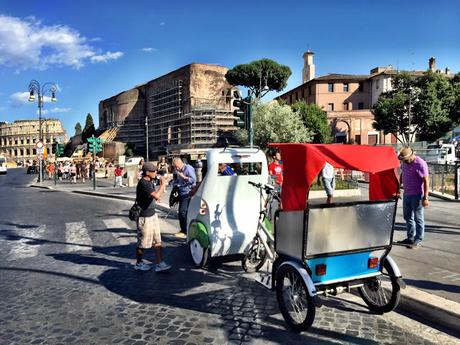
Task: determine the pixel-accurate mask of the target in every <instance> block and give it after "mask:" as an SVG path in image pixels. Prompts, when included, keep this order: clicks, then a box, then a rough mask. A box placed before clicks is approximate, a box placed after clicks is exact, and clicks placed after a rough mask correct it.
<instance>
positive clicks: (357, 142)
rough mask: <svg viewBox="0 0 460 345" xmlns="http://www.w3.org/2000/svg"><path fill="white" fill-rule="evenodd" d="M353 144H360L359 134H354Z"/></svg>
mask: <svg viewBox="0 0 460 345" xmlns="http://www.w3.org/2000/svg"><path fill="white" fill-rule="evenodd" d="M355 144H358V145H361V135H355Z"/></svg>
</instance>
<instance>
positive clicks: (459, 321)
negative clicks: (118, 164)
mask: <svg viewBox="0 0 460 345" xmlns="http://www.w3.org/2000/svg"><path fill="white" fill-rule="evenodd" d="M32 186H34V187H42V188H49V189H54V190H61V191H66V192H72V193H78V194H85V195H91V196H95V197H105V198H116V199H122V200H130V201H133V202H134V200H135V194H136V188H135V187H123V188H121V187H115V188H114V187H113V182H112V181H111V180H107V179H99V180H97V187H96V190H93V185H92V181H87V182H85V183H84V184H83V183H81V182H80V183H77V184H71V183H70V182H68V181H63V182H58V184H57V185H56V186H55V185H54V181H44V182H43V183H42V184H41V185H38V184H35V185H32ZM170 190H171V189H170V188H167V190H166V195H164V196H163V198H162V202H160V203H158V204H157V205H158V208H159V209H161V210H163V211H165V212H168V211H169V205H168V200H169V192H170ZM459 211H460V204H459V203H456V202H450V201H446V200H442V199H434V198H431V200H430V207H428V208H427V209H426V212H425V220H426V236H425V240H424V242H423V246H422V248H420V249H418V250H413V249H407V248H405V247H402V246H393V249H392V252H391V256H392V257H393V258H394V259H395V260H396V262H397V263H398V265H399V268H400V270H401V272H402V274H403V278H404V281H405V283H406V284H407V288H406V289H403V290H401V293H402V298H401V303H400V306H399V309H401V310H402V311H405V312H409V313H413V314H416V315H418V316H420V317H422V318H424V319H427V320H430V321H432V322H434V323H436V324H439V325H442V326H444V327H448V328H450V329H451V330H456V332H458V334H460V217H458V214H459ZM173 212H174V213H175V211H173ZM404 238H405V222H404V220H403V218H402V205H400V203H399V204H398V212H397V216H396V223H395V241H397V240H401V239H404Z"/></svg>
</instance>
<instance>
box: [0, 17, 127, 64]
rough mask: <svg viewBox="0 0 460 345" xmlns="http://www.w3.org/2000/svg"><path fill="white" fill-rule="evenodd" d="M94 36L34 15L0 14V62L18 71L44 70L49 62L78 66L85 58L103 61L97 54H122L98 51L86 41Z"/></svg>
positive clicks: (91, 40) (92, 40)
mask: <svg viewBox="0 0 460 345" xmlns="http://www.w3.org/2000/svg"><path fill="white" fill-rule="evenodd" d="M97 40H98V38H96V39H94V38H93V39H87V38H86V37H84V36H82V35H81V34H80V33H79V32H78V31H77V30H75V29H72V28H70V27H68V26H66V25H52V26H47V25H44V24H42V23H41V22H40V21H39V20H37V19H36V18H34V17H27V18H23V19H22V18H17V17H11V16H6V15H0V42H1V43H0V65H4V66H8V67H13V68H16V69H17V70H18V71H20V70H26V69H38V70H45V69H47V68H49V67H51V66H53V67H54V66H69V67H72V68H75V69H79V68H81V67H83V66H84V65H85V62H86V61H88V60H91V61H92V62H99V61H103V62H105V61H107V58H106V59H100V58H99V57H101V56H102V57H104V56H106V55H107V54H109V56H113V54H118V55H119V54H121V55H122V53H121V52H117V53H110V52H107V53H102V54H98V53H97V52H96V48H94V47H93V46H92V45H90V44H88V42H94V41H97ZM110 54H112V55H110ZM121 55H119V56H117V57H120V56H121ZM109 59H110V58H109ZM112 59H113V58H112Z"/></svg>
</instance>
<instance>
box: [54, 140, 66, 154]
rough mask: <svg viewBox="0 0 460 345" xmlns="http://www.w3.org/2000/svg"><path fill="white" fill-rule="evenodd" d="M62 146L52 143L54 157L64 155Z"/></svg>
mask: <svg viewBox="0 0 460 345" xmlns="http://www.w3.org/2000/svg"><path fill="white" fill-rule="evenodd" d="M64 147H65V145H64V144H59V143H57V142H55V143H54V153H55V155H56V157H62V156H63V155H64Z"/></svg>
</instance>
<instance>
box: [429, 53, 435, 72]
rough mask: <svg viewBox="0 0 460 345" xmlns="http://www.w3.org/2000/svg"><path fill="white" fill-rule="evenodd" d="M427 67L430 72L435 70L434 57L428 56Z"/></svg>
mask: <svg viewBox="0 0 460 345" xmlns="http://www.w3.org/2000/svg"><path fill="white" fill-rule="evenodd" d="M428 69H429V70H430V71H431V72H435V71H436V59H435V58H434V57H430V59H429V60H428Z"/></svg>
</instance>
